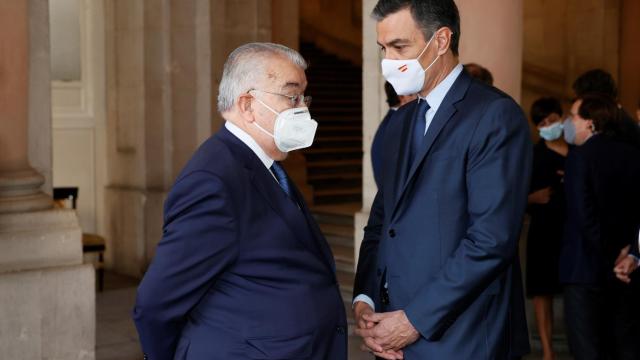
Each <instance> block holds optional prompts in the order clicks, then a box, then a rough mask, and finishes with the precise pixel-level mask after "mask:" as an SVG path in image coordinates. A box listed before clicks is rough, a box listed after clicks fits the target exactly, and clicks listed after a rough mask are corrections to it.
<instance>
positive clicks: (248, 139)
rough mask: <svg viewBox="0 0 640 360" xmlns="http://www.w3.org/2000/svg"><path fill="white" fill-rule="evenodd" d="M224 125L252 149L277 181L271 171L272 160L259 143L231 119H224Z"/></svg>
mask: <svg viewBox="0 0 640 360" xmlns="http://www.w3.org/2000/svg"><path fill="white" fill-rule="evenodd" d="M224 127H226V128H227V130H229V132H230V133H232V134H233V135H234V136H235V137H237V138H238V139H239V140H240V141H242V142H243V143H244V144H245V145H247V146H248V147H249V149H251V151H253V152H254V153H255V154H256V156H257V157H258V159H260V162H262V163H263V164H264V166H265V167H266V168H267V170H269V174H271V176H273V178H274V179H275V180H276V182H277V181H278V179H277V178H276V176H275V175H274V174H273V172H272V171H271V166H272V165H273V161H274V160H273V159H272V158H271V157H269V155H267V153H266V152H264V150H262V148H261V147H260V145H258V143H257V142H256V141H255V140H253V138H252V137H251V135H249V134H247V133H246V132H245V131H244V130H242V129H240V128H239V127H238V126H236V125H235V124H234V123H232V122H231V121H226V122H225V123H224Z"/></svg>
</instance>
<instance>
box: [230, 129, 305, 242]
mask: <svg viewBox="0 0 640 360" xmlns="http://www.w3.org/2000/svg"><path fill="white" fill-rule="evenodd" d="M220 139H221V140H222V141H224V142H225V143H226V144H227V145H229V146H231V148H232V149H233V150H235V151H234V152H235V153H236V154H237V155H238V157H239V160H241V161H242V163H243V166H244V170H245V172H246V173H247V176H248V177H249V178H250V180H251V183H252V184H253V186H254V187H255V188H256V189H257V190H258V192H259V193H260V194H261V195H262V197H263V198H264V199H265V200H266V202H267V203H268V204H269V206H270V207H271V208H272V209H273V210H274V212H275V213H276V214H278V216H280V217H281V218H282V219H283V220H284V223H285V224H287V226H288V227H289V228H290V229H291V231H292V232H293V233H294V234H295V237H296V238H297V239H298V240H299V241H300V242H302V243H303V244H304V245H305V246H306V247H311V248H312V249H314V244H313V243H311V241H313V239H310V238H311V236H308V235H307V234H309V233H310V232H309V227H307V226H306V219H305V216H304V215H303V214H302V211H300V209H299V208H298V206H297V205H296V203H295V202H294V201H292V200H291V199H290V198H289V197H288V196H287V194H285V192H284V191H282V188H281V187H280V185H278V182H277V181H276V179H274V178H273V176H272V175H271V172H270V171H269V169H267V168H266V167H265V166H264V164H263V163H262V162H261V161H260V159H259V158H258V156H257V155H256V154H254V153H253V151H252V150H251V149H250V148H249V147H248V146H246V145H245V144H244V143H243V142H242V141H240V140H239V139H238V138H236V137H235V135H233V134H231V133H230V132H229V130H227V129H226V128H225V127H223V128H222V129H221V130H220ZM290 184H291V186H292V188H295V185H293V183H290Z"/></svg>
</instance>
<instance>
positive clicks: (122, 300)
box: [96, 273, 571, 360]
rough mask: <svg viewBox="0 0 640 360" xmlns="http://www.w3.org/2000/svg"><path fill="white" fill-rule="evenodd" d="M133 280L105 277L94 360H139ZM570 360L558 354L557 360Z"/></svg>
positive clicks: (359, 359)
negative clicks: (134, 322) (134, 317)
mask: <svg viewBox="0 0 640 360" xmlns="http://www.w3.org/2000/svg"><path fill="white" fill-rule="evenodd" d="M136 285H137V281H136V280H135V279H131V278H128V277H124V276H119V275H116V274H113V273H106V274H105V290H104V291H103V292H101V293H99V294H98V297H97V333H96V359H97V360H140V359H142V355H141V351H140V346H139V344H138V336H137V334H136V329H135V326H134V324H133V322H132V321H131V316H130V314H131V308H132V307H133V303H134V299H135V293H136ZM359 346H360V340H359V339H357V338H355V337H351V338H350V339H349V359H350V360H371V359H372V357H371V356H370V355H369V354H367V353H363V352H361V351H360V350H359ZM541 358H542V357H541V356H540V355H539V354H533V355H530V356H528V357H526V359H527V360H533V359H541ZM567 359H571V357H569V356H568V355H566V354H565V355H560V356H559V357H557V360H567Z"/></svg>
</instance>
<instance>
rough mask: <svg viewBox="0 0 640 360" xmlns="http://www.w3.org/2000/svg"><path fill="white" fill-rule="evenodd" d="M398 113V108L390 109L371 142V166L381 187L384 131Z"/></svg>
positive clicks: (377, 184)
mask: <svg viewBox="0 0 640 360" xmlns="http://www.w3.org/2000/svg"><path fill="white" fill-rule="evenodd" d="M395 113H396V110H394V109H389V111H387V114H386V115H385V116H384V119H382V122H381V123H380V125H379V126H378V130H376V134H375V135H374V136H373V141H372V142H371V168H372V169H373V178H374V179H375V181H376V186H378V188H380V186H381V184H382V180H381V178H382V175H381V174H380V173H381V172H382V158H383V156H384V149H383V148H382V142H383V139H384V132H385V129H386V128H387V126H388V125H389V122H391V121H392V120H391V119H392V118H393V114H395Z"/></svg>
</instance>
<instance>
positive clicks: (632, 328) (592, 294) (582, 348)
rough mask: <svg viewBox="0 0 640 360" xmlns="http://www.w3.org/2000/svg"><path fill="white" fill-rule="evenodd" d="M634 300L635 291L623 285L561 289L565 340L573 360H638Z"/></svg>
mask: <svg viewBox="0 0 640 360" xmlns="http://www.w3.org/2000/svg"><path fill="white" fill-rule="evenodd" d="M638 300H639V296H638V289H637V288H636V287H635V286H632V285H626V284H623V283H619V284H617V283H616V284H612V285H609V286H589V285H567V286H565V288H564V311H565V321H566V323H567V337H568V340H569V348H570V349H571V353H572V354H573V356H574V357H575V359H576V360H591V359H593V360H605V359H615V360H618V359H621V360H626V359H629V360H637V359H640V344H639V343H640V331H639V330H640V302H639V301H638Z"/></svg>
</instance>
